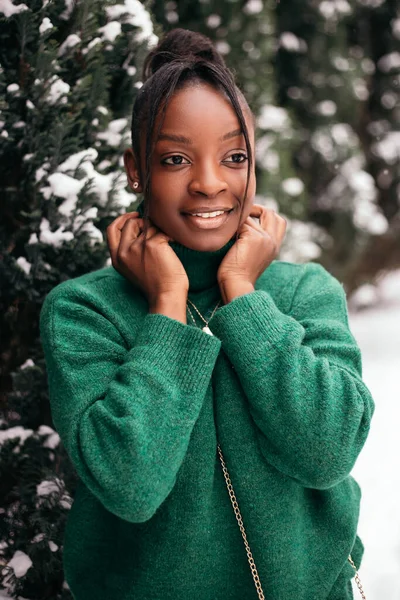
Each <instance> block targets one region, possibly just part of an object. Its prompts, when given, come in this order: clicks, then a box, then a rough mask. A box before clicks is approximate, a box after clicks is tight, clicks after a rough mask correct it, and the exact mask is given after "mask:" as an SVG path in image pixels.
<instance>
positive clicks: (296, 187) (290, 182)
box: [282, 177, 304, 196]
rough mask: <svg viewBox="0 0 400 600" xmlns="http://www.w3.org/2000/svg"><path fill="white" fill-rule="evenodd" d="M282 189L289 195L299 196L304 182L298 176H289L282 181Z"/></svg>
mask: <svg viewBox="0 0 400 600" xmlns="http://www.w3.org/2000/svg"><path fill="white" fill-rule="evenodd" d="M282 189H283V191H284V192H285V193H286V194H288V195H289V196H299V195H300V194H302V193H303V191H304V183H303V182H302V181H301V180H300V179H299V178H298V177H289V178H288V179H284V180H283V181H282Z"/></svg>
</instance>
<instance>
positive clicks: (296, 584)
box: [41, 240, 373, 600]
mask: <svg viewBox="0 0 400 600" xmlns="http://www.w3.org/2000/svg"><path fill="white" fill-rule="evenodd" d="M232 243H233V242H232V240H231V241H230V242H228V244H227V245H226V246H224V247H223V248H221V249H220V250H218V251H216V252H197V251H194V250H190V249H188V248H185V247H183V246H181V245H179V244H177V243H175V242H172V243H170V245H171V247H172V248H173V249H174V251H175V252H176V254H177V255H178V257H179V258H180V260H181V261H182V263H183V265H184V267H185V269H186V272H187V274H188V277H189V282H190V290H189V298H190V299H191V300H192V301H193V302H194V304H195V305H196V306H197V308H198V309H199V311H200V312H201V313H202V314H203V315H204V316H205V318H206V319H207V317H209V316H210V314H211V312H212V310H213V309H214V307H215V305H216V304H217V302H218V300H219V298H220V295H219V288H218V284H217V280H216V276H217V269H218V266H219V264H220V262H221V260H222V259H223V257H224V256H225V254H226V252H227V251H228V250H229V248H230V247H231V246H232ZM255 288H256V289H255V291H254V292H251V293H248V294H245V295H243V296H239V297H236V298H235V299H234V300H232V301H231V302H229V303H228V304H226V305H223V306H221V307H220V308H218V310H217V311H216V312H215V315H214V316H213V317H212V319H211V321H210V323H209V327H210V329H211V331H212V332H213V334H214V335H213V336H212V335H209V334H207V333H205V332H203V331H202V330H201V327H200V326H201V324H202V322H201V320H200V319H199V318H198V319H197V326H195V325H194V324H193V322H192V320H191V319H190V317H188V324H187V325H186V324H183V323H182V322H180V321H177V320H175V319H172V318H170V317H167V316H166V315H162V314H151V313H149V312H148V303H147V300H146V297H145V296H144V294H142V293H141V292H140V291H139V290H138V289H137V288H135V286H134V285H133V284H132V283H130V282H129V281H128V280H127V279H125V278H124V277H123V276H122V275H120V274H119V273H118V272H117V271H116V270H115V269H114V268H112V267H108V268H104V269H100V270H98V271H95V272H92V273H89V274H87V275H84V276H81V277H77V278H75V279H71V280H69V281H66V282H63V283H61V284H60V285H58V286H56V287H55V288H54V289H53V290H52V291H51V292H50V294H48V296H47V298H46V300H45V302H44V305H43V308H42V312H41V336H42V343H43V347H44V351H45V358H46V364H47V370H48V382H49V393H50V402H51V410H52V415H53V420H54V425H55V427H56V429H57V431H58V432H59V434H60V436H61V439H62V442H63V444H64V446H65V448H66V450H67V452H68V454H69V457H70V459H71V461H72V463H73V465H74V467H75V469H76V471H77V474H78V476H79V484H78V487H77V490H76V494H75V497H74V502H73V505H72V508H71V511H70V513H69V515H68V520H67V525H66V531H65V539H64V559H63V560H64V569H65V576H66V580H67V582H68V584H69V586H70V588H71V591H72V593H73V595H74V598H75V600H187V599H188V598H193V599H196V600H255V599H256V598H257V594H256V590H255V586H254V583H253V580H252V577H251V572H250V568H249V565H248V562H247V557H246V552H245V548H244V544H243V540H242V537H241V533H240V530H239V528H238V525H237V522H236V519H235V516H234V513H233V510H232V506H231V503H230V500H229V496H228V493H227V489H226V485H225V480H224V477H223V473H222V469H221V466H220V463H219V459H218V455H217V443H220V445H221V448H222V452H223V454H224V457H225V461H226V464H227V467H228V470H229V473H230V476H231V480H232V483H233V487H234V490H235V492H236V496H237V499H238V502H239V506H240V510H241V513H242V517H243V521H244V525H245V528H246V532H247V538H248V541H249V544H250V547H251V550H252V553H253V557H254V560H255V563H256V565H257V569H258V573H259V576H260V579H261V583H262V586H263V590H264V594H265V597H266V599H267V600H289V599H291V598H296V600H325V599H329V600H347V599H349V598H352V597H353V596H352V592H351V585H350V579H351V578H352V577H353V576H354V571H353V569H352V567H351V565H350V564H349V562H348V561H347V557H348V555H349V554H350V553H351V555H352V558H353V560H354V561H355V563H356V565H357V566H359V564H360V561H361V556H362V552H363V546H362V543H361V541H360V539H359V537H358V536H357V521H358V516H359V503H360V489H359V487H358V485H357V483H356V482H355V481H354V479H353V478H352V477H351V476H350V475H349V473H350V471H351V469H352V467H353V465H354V463H355V460H356V458H357V456H358V454H359V452H360V450H361V448H362V447H363V444H364V442H365V440H366V437H367V434H368V430H369V426H370V420H371V416H372V413H373V400H372V398H371V395H370V393H369V391H368V389H367V387H366V386H365V384H364V383H363V380H362V366H361V356H360V350H359V348H358V346H357V344H356V342H355V339H354V337H353V335H352V334H351V332H350V330H349V326H348V316H347V309H346V296H345V293H344V290H343V287H342V286H341V284H340V283H339V282H338V281H337V280H336V279H335V278H334V277H333V276H332V275H330V274H329V273H328V272H327V271H326V270H325V269H324V268H323V267H321V266H319V265H317V264H314V263H308V264H302V265H299V264H293V263H289V262H283V261H278V260H275V261H273V262H272V263H271V265H270V266H269V267H268V268H267V269H266V270H265V271H264V273H263V274H262V275H261V276H260V278H259V279H258V280H257V282H256V285H255ZM192 312H193V313H194V314H196V313H195V312H194V311H193V309H192Z"/></svg>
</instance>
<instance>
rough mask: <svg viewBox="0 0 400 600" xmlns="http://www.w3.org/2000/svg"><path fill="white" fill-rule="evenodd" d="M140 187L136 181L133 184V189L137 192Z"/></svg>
mask: <svg viewBox="0 0 400 600" xmlns="http://www.w3.org/2000/svg"><path fill="white" fill-rule="evenodd" d="M138 187H139V184H138V182H137V181H135V183H134V184H133V189H134V190H136V189H137V188H138Z"/></svg>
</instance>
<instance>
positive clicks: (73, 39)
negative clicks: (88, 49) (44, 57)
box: [58, 33, 82, 56]
mask: <svg viewBox="0 0 400 600" xmlns="http://www.w3.org/2000/svg"><path fill="white" fill-rule="evenodd" d="M81 41H82V40H81V38H80V37H79V35H76V33H71V35H69V36H68V37H67V38H66V39H65V40H64V42H63V43H62V44H61V46H60V47H59V49H58V56H62V55H63V54H65V53H66V52H68V50H70V49H71V48H74V46H76V45H77V44H80V43H81Z"/></svg>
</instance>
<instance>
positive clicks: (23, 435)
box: [0, 426, 33, 446]
mask: <svg viewBox="0 0 400 600" xmlns="http://www.w3.org/2000/svg"><path fill="white" fill-rule="evenodd" d="M32 434H33V429H25V428H24V427H20V426H17V427H10V428H9V429H4V430H3V431H0V446H2V445H3V444H4V442H6V441H7V440H15V439H16V438H19V440H20V442H21V443H23V442H25V440H26V439H27V438H28V437H30V436H31V435H32Z"/></svg>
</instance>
